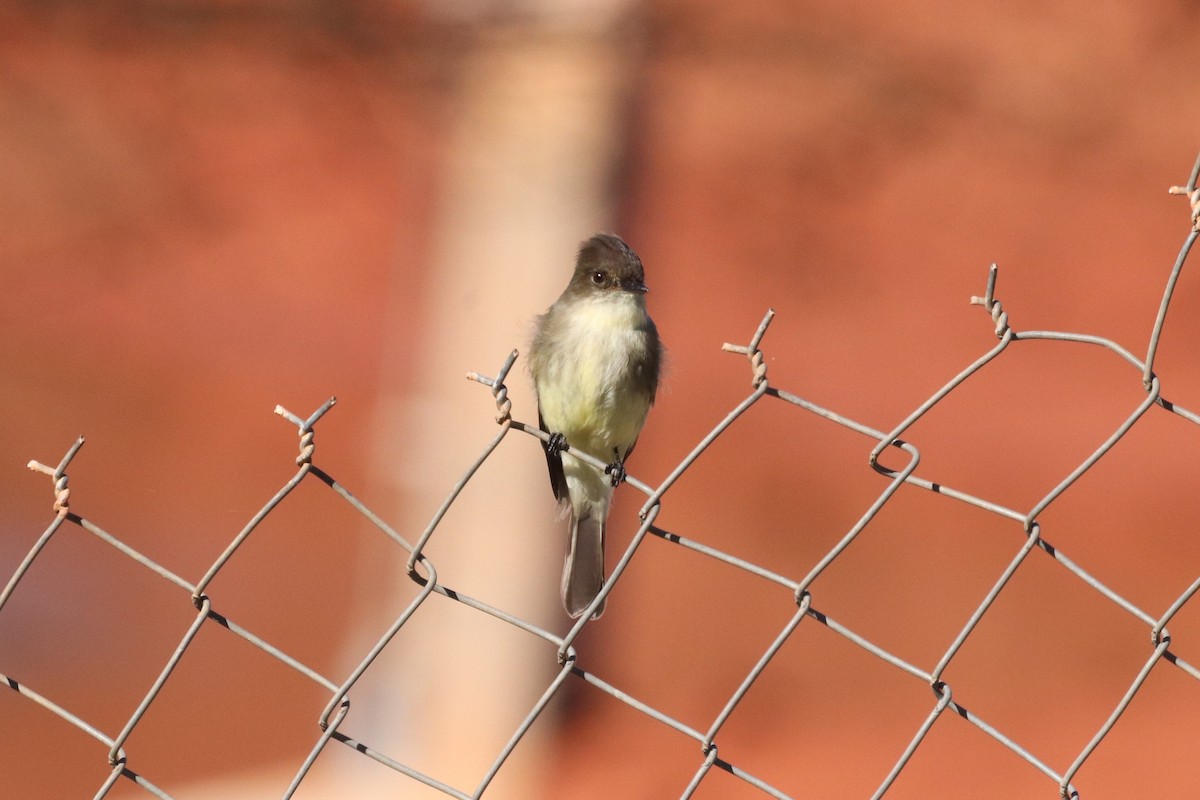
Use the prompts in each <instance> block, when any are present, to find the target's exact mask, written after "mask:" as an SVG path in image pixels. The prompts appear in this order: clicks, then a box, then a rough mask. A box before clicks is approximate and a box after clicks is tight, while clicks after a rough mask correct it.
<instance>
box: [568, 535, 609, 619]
mask: <svg viewBox="0 0 1200 800" xmlns="http://www.w3.org/2000/svg"><path fill="white" fill-rule="evenodd" d="M603 585H604V520H603V519H600V518H597V517H595V516H592V515H591V514H588V515H586V516H584V517H583V518H582V519H577V518H576V517H575V514H574V513H573V512H572V514H571V549H570V550H568V551H567V561H566V563H565V564H563V578H562V598H563V605H564V606H566V608H567V613H568V614H570V615H571V617H572V618H575V617H578V616H580V615H581V614H583V612H584V611H586V610H587V607H588V606H589V605H591V603H592V601H593V600H595V599H596V595H597V594H599V593H600V587H601V586H603ZM603 613H604V603H601V604H600V606H599V608H597V609H596V611H595V613H593V614H592V619H596V618H597V617H599V616H600V615H601V614H603Z"/></svg>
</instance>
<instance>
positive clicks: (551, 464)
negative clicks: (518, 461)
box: [538, 410, 569, 500]
mask: <svg viewBox="0 0 1200 800" xmlns="http://www.w3.org/2000/svg"><path fill="white" fill-rule="evenodd" d="M538 427H539V428H541V429H542V430H544V431H545V432H546V433H554V431H552V430H550V429H549V428H547V427H546V421H545V420H543V419H542V412H541V410H538ZM568 444H569V442H568ZM542 448H543V449H544V450H545V451H546V467H547V468H548V469H549V470H550V489H551V491H553V492H554V499H555V500H563V499H566V497H567V476H566V475H565V474H563V464H562V455H560V454H559V453H557V452H553V451H552V450H551V449H550V445H549V444H547V443H546V442H542Z"/></svg>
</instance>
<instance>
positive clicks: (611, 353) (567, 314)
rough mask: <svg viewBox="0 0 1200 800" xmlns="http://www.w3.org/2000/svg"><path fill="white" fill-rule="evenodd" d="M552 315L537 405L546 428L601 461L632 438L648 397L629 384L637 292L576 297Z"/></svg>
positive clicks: (635, 358)
mask: <svg viewBox="0 0 1200 800" xmlns="http://www.w3.org/2000/svg"><path fill="white" fill-rule="evenodd" d="M560 312H561V313H562V314H563V316H562V317H560V318H559V319H558V320H556V322H558V323H559V324H558V325H557V326H556V333H557V341H556V343H555V345H556V351H557V353H558V355H557V356H556V357H555V358H553V359H550V360H548V361H547V363H546V364H545V365H544V366H543V372H544V373H545V374H543V375H542V376H541V378H540V380H539V381H538V405H539V409H540V411H541V414H542V419H543V420H544V421H545V423H546V425H547V427H548V428H549V429H550V430H552V431H557V432H561V433H563V434H564V435H565V436H566V438H567V441H568V442H569V443H570V444H571V445H572V446H573V447H578V448H580V449H583V450H586V451H587V452H589V453H590V454H592V455H594V456H596V457H597V458H599V459H601V460H606V461H607V460H611V459H612V458H613V448H614V447H615V448H619V449H620V451H621V455H622V456H624V452H625V451H626V450H627V449H628V448H629V446H630V445H631V444H632V443H633V441H634V440H635V439H636V438H637V435H638V432H639V431H640V430H641V428H642V423H643V422H645V419H646V413H647V412H648V411H649V409H650V398H649V397H648V396H646V394H645V392H642V391H637V390H636V385H637V384H636V382H635V381H634V380H632V376H631V373H630V370H631V365H632V364H633V363H637V362H640V361H641V360H642V359H643V358H644V357H645V355H646V348H647V346H648V343H647V334H646V310H645V307H644V306H643V305H642V303H641V302H640V298H638V297H635V296H633V295H630V294H627V293H611V294H604V295H599V296H596V297H588V298H586V299H580V300H577V301H576V302H575V303H573V304H572V306H571V307H570V309H569V310H568V309H561V310H560Z"/></svg>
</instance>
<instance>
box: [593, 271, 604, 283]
mask: <svg viewBox="0 0 1200 800" xmlns="http://www.w3.org/2000/svg"><path fill="white" fill-rule="evenodd" d="M592 283H594V284H596V285H597V286H603V285H604V273H603V272H593V273H592Z"/></svg>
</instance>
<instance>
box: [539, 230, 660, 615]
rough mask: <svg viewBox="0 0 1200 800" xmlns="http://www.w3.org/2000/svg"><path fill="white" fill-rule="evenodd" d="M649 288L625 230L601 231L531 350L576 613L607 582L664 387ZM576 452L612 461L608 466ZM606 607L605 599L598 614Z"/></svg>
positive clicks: (565, 583) (565, 585) (583, 248)
mask: <svg viewBox="0 0 1200 800" xmlns="http://www.w3.org/2000/svg"><path fill="white" fill-rule="evenodd" d="M647 291H648V290H647V288H646V284H645V274H644V272H643V269H642V261H641V259H639V258H638V256H637V253H635V252H633V250H632V249H631V248H630V247H629V245H627V244H625V242H624V241H622V240H621V239H620V238H619V237H617V236H613V235H611V234H605V233H601V234H597V235H595V236H593V237H592V238H590V239H588V240H587V241H585V242H583V243H582V244H581V245H580V247H579V255H578V258H577V259H576V262H575V272H574V274H573V275H572V276H571V281H570V283H568V284H567V288H566V289H564V290H563V293H562V295H561V296H559V298H558V299H557V300H555V301H554V304H553V305H552V306H550V308H549V310H548V311H546V313H545V314H542V315H541V316H539V317H538V318H537V326H536V329H535V331H534V336H533V344H532V347H531V348H530V352H529V369H530V372H531V374H532V375H533V384H534V390H535V392H536V393H537V402H538V424H539V425H540V426H541V429H542V430H543V431H545V432H546V433H548V434H550V441H549V442H545V443H544V444H543V446H544V447H545V450H546V463H547V465H548V466H549V468H550V488H551V489H552V490H553V491H554V498H555V499H556V500H558V501H559V502H560V503H561V504H562V505H563V506H564V507H565V508H566V509H567V510H568V511H569V513H570V517H571V524H570V532H571V541H570V548H569V549H568V551H567V559H566V563H565V564H564V565H563V578H562V599H563V605H564V606H565V607H566V609H567V613H568V614H570V615H571V616H572V617H579V616H580V615H581V614H583V612H584V611H586V610H587V608H588V606H589V605H591V603H592V601H593V600H595V599H596V595H597V594H599V592H600V587H601V586H603V584H604V527H605V519H606V518H607V517H608V509H609V505H610V504H611V502H612V493H613V489H614V488H616V486H617V484H619V483H620V482H621V481H623V480H624V479H625V460H626V459H628V458H629V454H630V453H632V452H633V446H634V444H636V443H637V438H638V434H639V433H641V430H642V425H643V424H645V422H646V414H647V413H648V412H649V410H650V406H651V405H652V404H653V403H654V396H655V394H656V392H657V391H658V377H659V368H660V366H661V362H662V358H663V356H662V345H661V344H660V343H659V340H658V330H657V329H656V328H655V327H654V322H653V321H652V320H651V319H650V315H649V314H647V313H646V292H647ZM564 450H565V451H566V452H567V457H566V458H564V457H563V452H564ZM571 451H579V452H584V453H587V454H588V455H591V456H594V457H595V458H597V459H598V460H600V461H603V462H604V463H606V464H608V466H607V467H606V468H605V470H604V471H603V472H601V471H600V470H598V469H596V468H595V467H593V466H591V465H590V464H585V463H583V462H582V461H579V460H578V459H575V458H572V457H570V452H571ZM602 613H604V603H601V604H600V605H599V606H598V607H597V608H596V611H595V612H594V613H593V614H592V619H595V618H597V617H599V616H600V615H601V614H602Z"/></svg>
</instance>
